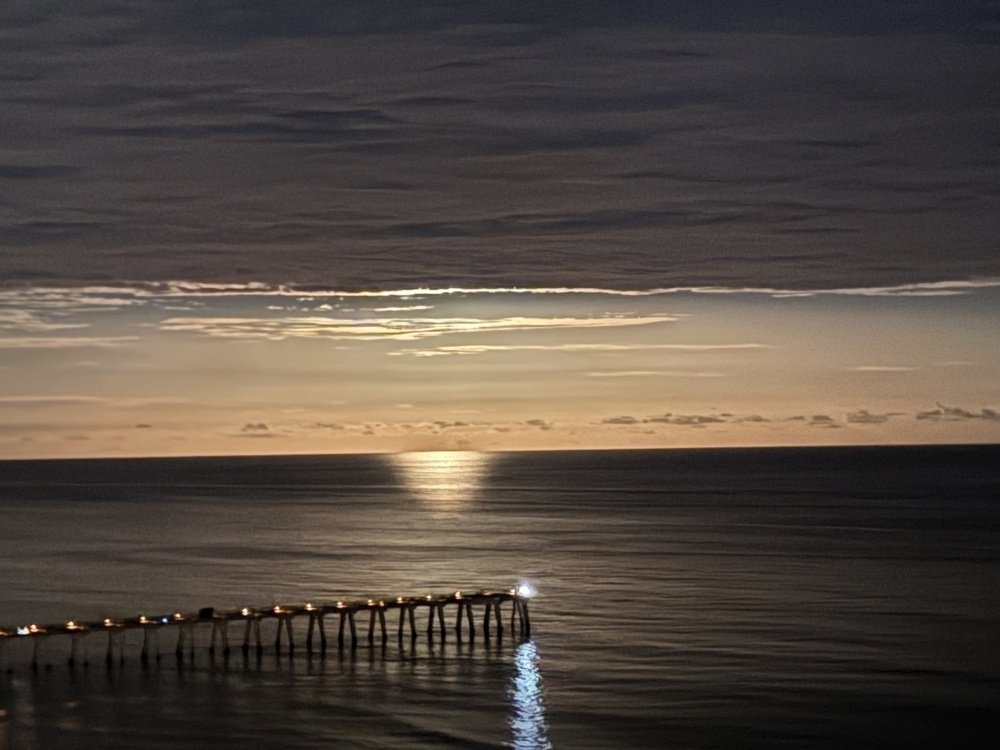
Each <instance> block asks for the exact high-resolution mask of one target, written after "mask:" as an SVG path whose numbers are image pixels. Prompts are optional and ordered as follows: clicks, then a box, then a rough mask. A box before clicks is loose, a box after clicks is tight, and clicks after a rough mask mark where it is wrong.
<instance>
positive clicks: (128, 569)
mask: <svg viewBox="0 0 1000 750" xmlns="http://www.w3.org/2000/svg"><path fill="white" fill-rule="evenodd" d="M998 498H1000V448H997V447H991V446H987V447H935V448H857V449H853V448H852V449H795V450H773V449H772V450H706V451H629V452H577V453H532V454H497V455H487V456H483V455H480V454H409V455H405V456H398V457H394V458H389V457H375V456H349V457H348V456H339V457H274V458H264V459H261V458H253V459H242V458H227V459H209V458H205V459H171V460H146V459H144V460H130V461H118V460H115V461H54V462H7V463H0V519H2V520H0V571H2V581H3V582H2V589H0V624H3V625H7V626H16V625H19V624H24V623H27V622H30V621H33V620H34V621H43V622H46V621H52V622H60V621H63V620H66V619H69V618H76V619H95V618H99V617H104V616H105V615H116V616H133V615H136V614H139V613H151V612H162V611H173V610H178V609H179V610H183V611H189V610H195V609H198V608H199V607H203V606H214V607H217V608H238V607H241V606H244V605H251V606H264V605H269V604H271V603H273V602H284V603H296V604H298V603H303V602H305V601H313V602H321V601H333V600H336V599H338V598H341V597H367V596H372V595H375V596H395V595H397V594H403V595H416V594H422V593H427V592H440V593H444V592H450V591H453V590H455V589H467V590H471V589H478V588H482V587H491V588H496V587H506V586H509V585H512V584H513V583H515V582H517V581H519V580H522V579H523V580H529V581H531V582H532V583H533V584H534V585H535V587H536V588H537V591H538V594H537V597H536V598H535V599H533V600H532V603H531V613H532V639H531V640H530V641H524V642H522V641H520V640H518V639H517V638H516V637H512V636H511V631H510V629H509V628H508V630H507V632H505V633H504V637H503V638H499V639H498V638H497V637H496V634H494V637H493V638H492V639H490V640H486V639H484V638H483V637H482V634H481V633H480V634H479V635H478V636H477V638H476V639H475V640H474V641H473V642H472V643H470V642H469V640H468V638H466V640H465V641H464V642H463V643H459V642H457V641H456V639H455V638H454V633H450V634H449V637H448V639H447V640H446V641H445V642H444V643H442V642H441V641H440V639H439V638H435V639H434V640H433V641H428V639H427V638H426V636H425V635H424V634H423V633H421V636H420V637H419V638H418V639H417V640H416V641H415V642H412V643H411V642H410V640H409V638H407V639H405V641H404V643H402V644H399V643H397V642H396V639H395V637H394V633H395V627H394V626H395V623H394V622H391V625H392V633H393V637H391V638H390V640H389V643H388V645H387V647H386V648H385V649H382V648H381V647H379V646H376V647H375V648H369V647H368V646H367V643H364V644H363V645H362V646H359V648H358V649H357V650H356V651H352V650H351V649H347V650H346V651H344V652H338V650H337V649H336V648H333V649H332V650H331V651H330V652H329V653H327V654H326V655H325V656H324V657H320V656H318V655H313V656H311V657H310V656H307V655H306V654H305V653H304V651H303V650H302V649H300V650H297V651H296V652H295V654H294V656H292V657H289V655H288V654H287V653H282V654H275V652H274V651H273V650H270V649H268V650H265V653H264V654H263V656H262V657H260V658H257V657H256V655H254V654H251V655H250V656H249V657H246V658H245V657H244V656H243V655H242V654H241V653H239V651H237V652H236V653H235V654H234V655H233V656H232V657H230V658H229V659H228V660H225V659H222V657H221V656H217V657H216V658H215V659H214V660H213V659H212V658H210V656H209V655H208V653H207V650H206V649H204V648H199V650H198V652H197V654H196V656H195V658H194V660H193V661H189V660H185V661H184V662H182V663H180V664H178V663H177V662H176V661H175V660H174V657H173V646H174V643H173V638H174V637H175V636H173V635H172V634H164V635H163V636H162V638H163V641H162V642H161V648H162V650H163V653H164V658H163V659H162V660H160V661H159V662H151V663H150V665H149V667H148V668H145V669H144V668H142V667H141V665H140V663H139V660H138V658H137V655H138V649H139V643H138V641H137V640H132V641H130V642H129V645H128V646H127V649H126V650H127V651H128V655H129V657H130V658H128V659H126V663H125V664H124V666H120V667H119V666H115V667H114V668H113V669H111V670H108V669H106V668H105V666H104V664H103V661H102V659H103V649H104V646H105V641H104V639H102V638H101V637H100V636H98V635H92V636H90V637H89V638H88V639H86V640H85V641H84V643H85V644H86V649H87V656H88V658H89V660H90V661H91V664H90V665H89V666H87V667H83V666H81V665H79V664H77V666H76V667H75V668H72V669H71V668H70V667H69V666H68V664H67V655H68V648H69V647H68V643H64V642H62V641H63V640H65V639H60V638H51V639H49V640H48V641H47V642H45V643H44V644H43V647H42V649H41V652H40V653H41V658H40V661H41V667H40V668H39V669H38V670H37V671H33V670H32V669H31V668H30V664H29V662H30V653H31V652H30V648H31V645H30V644H29V643H28V639H21V640H17V639H9V641H10V640H13V641H14V642H8V645H7V647H6V648H5V653H4V654H3V655H2V656H0V658H2V660H3V663H2V667H3V673H2V674H0V711H2V714H0V750H22V749H25V750H31V749H35V748H37V749H39V750H43V749H47V748H56V747H58V748H70V749H73V748H132V747H138V746H140V745H141V746H143V747H145V748H168V747H169V748H176V747H185V748H188V747H191V748H201V747H204V748H210V747H220V746H233V747H235V746H241V747H244V748H266V747H278V746H281V747H285V748H321V747H322V748H326V747H334V746H336V747H356V748H397V747H399V748H431V747H441V746H444V745H447V746H451V747H470V748H479V747H483V748H491V747H515V748H547V747H554V748H613V747H636V748H718V747H746V748H778V747H782V748H784V747H787V748H846V747H873V748H874V747H880V748H881V747H948V748H952V747H991V748H992V747H994V746H995V742H996V740H995V738H996V736H997V732H998V730H1000V718H998V716H1000V711H997V707H998V706H1000V596H998V593H1000V502H998ZM300 622H301V621H300ZM296 627H297V628H299V629H300V632H301V630H302V629H303V628H304V623H302V624H297V626H296ZM329 627H331V628H332V627H333V626H332V625H331V626H329ZM207 636H208V631H207V630H206V631H203V632H202V633H201V635H200V638H201V643H202V644H204V643H207ZM168 656H169V658H167V657H168Z"/></svg>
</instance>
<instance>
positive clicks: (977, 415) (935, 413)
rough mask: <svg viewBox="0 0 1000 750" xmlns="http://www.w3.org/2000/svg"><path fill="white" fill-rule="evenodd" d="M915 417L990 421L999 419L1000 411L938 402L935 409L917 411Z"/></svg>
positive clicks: (941, 420)
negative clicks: (973, 409)
mask: <svg viewBox="0 0 1000 750" xmlns="http://www.w3.org/2000/svg"><path fill="white" fill-rule="evenodd" d="M917 419H920V420H928V421H931V422H956V421H961V420H966V419H984V420H987V421H990V422H996V421H1000V413H998V412H997V411H996V410H995V409H989V408H984V409H981V410H980V411H978V412H973V411H969V410H967V409H962V408H959V407H954V406H944V405H942V404H938V405H937V408H936V409H931V410H929V411H921V412H917Z"/></svg>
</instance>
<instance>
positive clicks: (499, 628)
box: [493, 599, 503, 638]
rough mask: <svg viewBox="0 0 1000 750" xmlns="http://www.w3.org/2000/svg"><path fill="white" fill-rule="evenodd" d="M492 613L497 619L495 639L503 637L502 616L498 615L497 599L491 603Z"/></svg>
mask: <svg viewBox="0 0 1000 750" xmlns="http://www.w3.org/2000/svg"><path fill="white" fill-rule="evenodd" d="M493 611H494V612H495V613H496V619H497V638H499V637H500V636H502V635H503V615H501V614H500V600H499V599H497V600H496V601H495V602H493Z"/></svg>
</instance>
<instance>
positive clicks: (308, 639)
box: [0, 586, 531, 669]
mask: <svg viewBox="0 0 1000 750" xmlns="http://www.w3.org/2000/svg"><path fill="white" fill-rule="evenodd" d="M530 594H531V592H530V588H528V587H525V586H518V587H516V588H511V589H503V590H497V591H493V590H489V589H482V590H480V591H476V592H462V591H455V592H453V593H451V594H426V595H424V596H397V597H394V598H385V599H362V600H355V601H347V600H338V601H336V602H333V603H330V604H313V603H311V602H309V603H306V604H302V605H296V606H287V605H282V604H274V605H271V606H269V607H242V608H240V609H237V610H218V609H215V608H214V607H204V608H202V609H199V610H198V611H197V612H194V613H183V612H173V613H171V614H160V615H145V614H141V615H137V616H135V617H130V618H124V619H122V618H114V617H106V618H104V619H103V620H99V621H93V622H85V621H80V620H66V621H65V622H61V623H57V624H52V625H44V624H39V623H28V624H26V625H21V626H18V627H15V628H7V627H0V664H4V663H5V659H4V657H5V652H6V651H7V646H8V644H9V643H12V642H18V641H21V640H22V639H29V640H30V641H31V643H32V647H31V666H32V667H33V668H35V669H37V668H38V664H39V662H40V658H41V656H40V654H41V649H42V647H43V644H44V643H45V642H46V641H48V640H49V639H52V638H56V637H61V638H68V639H69V657H68V660H69V665H70V666H71V667H72V666H74V665H75V664H77V663H83V664H86V663H88V660H87V659H86V655H85V652H84V645H85V644H84V643H83V641H84V639H85V638H88V637H89V636H94V635H98V634H101V633H104V634H106V650H105V652H104V661H105V663H106V665H107V666H108V667H109V668H110V667H111V666H112V665H114V664H115V663H116V662H118V663H122V662H124V660H125V634H126V633H127V632H129V631H138V632H141V633H142V646H141V649H140V651H139V659H140V660H141V662H142V663H143V664H146V663H147V662H148V661H149V659H150V658H153V659H156V660H159V659H160V658H161V656H162V654H161V651H160V642H161V635H162V636H163V639H164V640H168V642H172V643H174V644H175V648H174V654H175V655H176V658H177V659H178V661H180V660H182V659H183V658H184V656H185V655H188V656H189V658H192V659H193V658H194V653H195V648H196V639H195V632H196V629H199V630H201V631H205V630H207V629H208V628H211V633H210V637H209V643H208V652H209V653H210V654H213V655H214V654H215V653H216V652H217V651H221V653H222V654H223V655H225V656H228V655H229V654H230V652H231V650H232V648H233V646H234V643H235V644H236V645H237V647H238V648H239V649H240V650H242V652H243V653H244V654H248V653H250V651H251V650H253V651H256V652H257V654H261V653H262V652H263V650H264V642H263V638H262V634H261V630H262V628H261V625H262V623H264V622H268V623H269V624H272V623H270V621H274V622H273V624H276V626H277V627H276V631H275V635H274V644H273V647H274V650H275V651H276V652H278V653H281V652H282V651H283V650H287V652H288V653H289V654H292V653H294V651H295V649H296V648H297V644H296V636H295V628H293V623H295V622H296V621H302V620H305V644H304V647H305V651H306V653H307V654H313V653H315V652H318V653H320V654H324V653H326V650H327V646H328V640H327V619H328V618H329V619H331V620H333V619H334V617H335V618H336V619H335V622H336V627H337V647H338V648H339V649H344V648H345V647H348V646H349V647H350V648H351V649H355V648H357V646H358V643H359V640H360V639H359V630H362V629H364V628H365V625H366V623H365V620H367V642H368V644H369V645H374V644H375V642H376V640H378V642H380V643H381V644H382V645H383V646H384V645H385V644H386V643H387V642H388V640H389V627H390V626H388V625H387V620H388V619H389V617H390V616H395V617H398V625H397V627H396V637H397V639H398V640H399V641H400V642H402V641H403V639H404V638H405V637H406V635H407V633H409V638H410V639H411V640H416V639H417V637H418V633H419V632H420V631H421V630H423V628H421V627H420V625H419V624H418V622H420V621H421V618H426V621H427V625H426V635H427V638H428V639H431V640H433V639H434V637H435V633H437V634H439V637H440V638H441V640H442V641H444V640H445V638H446V635H447V630H448V627H447V623H448V622H449V621H450V618H451V617H454V630H455V636H456V638H457V639H458V640H459V641H460V642H461V641H462V638H463V635H466V634H467V636H468V638H469V639H470V641H471V640H473V639H475V637H476V632H477V626H476V622H477V617H476V611H475V610H477V609H478V610H480V613H481V617H482V622H481V627H482V631H483V636H484V637H485V638H487V639H489V638H490V635H491V627H495V632H496V634H497V636H498V637H500V636H501V635H502V633H503V630H504V613H503V612H502V609H501V607H502V605H503V604H505V603H507V602H510V604H511V606H510V617H509V623H510V628H511V629H512V630H513V629H514V628H515V626H516V631H517V633H518V635H519V637H520V638H522V639H528V638H530V637H531V621H530V619H529V616H528V599H529V597H530ZM446 610H449V612H448V613H446ZM393 611H398V615H395V614H393ZM359 620H360V623H359ZM234 630H235V631H236V632H235V633H234V632H233V631H234ZM268 630H270V628H268ZM171 631H173V634H172V635H171ZM234 636H235V640H233V638H234ZM283 644H284V645H283ZM8 668H9V666H8Z"/></svg>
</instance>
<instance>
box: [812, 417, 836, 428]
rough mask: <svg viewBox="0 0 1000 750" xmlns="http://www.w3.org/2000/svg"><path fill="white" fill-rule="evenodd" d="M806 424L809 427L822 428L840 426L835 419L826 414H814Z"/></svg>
mask: <svg viewBox="0 0 1000 750" xmlns="http://www.w3.org/2000/svg"><path fill="white" fill-rule="evenodd" d="M808 425H809V426H810V427H821V428H824V429H835V428H838V427H840V425H839V424H837V421H836V420H835V419H834V418H833V417H830V416H827V415H826V414H814V415H813V417H812V419H810V420H809V422H808Z"/></svg>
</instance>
